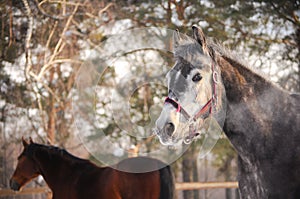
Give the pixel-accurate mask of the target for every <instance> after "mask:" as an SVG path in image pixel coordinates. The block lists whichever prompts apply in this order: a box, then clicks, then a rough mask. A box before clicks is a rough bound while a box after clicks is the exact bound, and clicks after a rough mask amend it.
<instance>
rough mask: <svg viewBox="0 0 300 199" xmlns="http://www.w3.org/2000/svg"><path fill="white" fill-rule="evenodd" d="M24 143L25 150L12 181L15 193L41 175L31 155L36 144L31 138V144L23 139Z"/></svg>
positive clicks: (11, 185) (20, 156)
mask: <svg viewBox="0 0 300 199" xmlns="http://www.w3.org/2000/svg"><path fill="white" fill-rule="evenodd" d="M22 143H23V147H24V149H23V151H22V153H21V154H20V155H19V157H18V164H17V168H16V170H15V172H14V173H13V176H12V177H11V179H10V187H11V189H13V190H15V191H18V190H20V189H21V188H22V187H23V186H24V185H25V184H26V183H27V182H29V181H30V180H31V179H33V178H35V177H37V176H38V175H39V174H40V173H39V169H38V167H37V166H36V163H35V161H34V158H33V156H32V154H31V153H32V147H33V145H34V142H33V141H32V139H31V138H30V140H29V142H27V141H26V140H25V139H24V138H22Z"/></svg>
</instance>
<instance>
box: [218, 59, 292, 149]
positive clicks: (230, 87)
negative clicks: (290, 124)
mask: <svg viewBox="0 0 300 199" xmlns="http://www.w3.org/2000/svg"><path fill="white" fill-rule="evenodd" d="M218 65H219V66H220V70H221V75H222V80H223V83H224V86H225V91H226V98H227V114H226V120H225V125H224V131H225V133H226V134H227V136H228V137H229V139H230V140H231V142H232V143H233V145H235V148H237V150H238V151H239V150H240V151H239V152H240V154H241V153H242V150H245V149H247V150H248V149H250V148H251V145H253V142H258V143H257V145H259V144H260V143H259V142H264V141H265V139H266V138H267V137H269V138H270V136H273V135H275V134H277V133H281V132H276V131H282V129H278V130H276V129H274V128H273V124H274V121H276V120H278V121H279V120H281V118H280V112H281V111H282V110H283V107H284V108H285V107H286V106H287V104H288V103H289V102H288V100H289V99H288V98H289V95H288V94H287V93H286V92H284V91H283V90H281V89H280V88H278V87H277V86H275V85H273V84H272V83H271V82H269V81H268V80H266V79H265V78H263V77H262V76H260V75H258V74H256V73H255V72H253V71H252V70H251V69H249V68H247V67H245V66H243V65H242V64H239V63H238V62H236V61H234V60H232V59H230V58H228V57H220V58H219V60H218ZM261 144H262V145H263V143H261ZM241 146H242V147H243V148H241ZM239 148H240V149H239ZM247 152H250V153H252V152H251V151H247Z"/></svg>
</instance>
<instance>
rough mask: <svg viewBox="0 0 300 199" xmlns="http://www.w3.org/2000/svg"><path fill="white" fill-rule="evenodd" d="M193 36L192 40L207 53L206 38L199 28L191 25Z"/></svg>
mask: <svg viewBox="0 0 300 199" xmlns="http://www.w3.org/2000/svg"><path fill="white" fill-rule="evenodd" d="M192 28H193V36H194V39H195V40H196V41H197V42H198V43H199V44H200V45H201V46H202V49H203V50H204V51H207V44H206V38H205V35H204V33H203V31H202V29H201V28H199V27H197V26H195V25H193V27H192Z"/></svg>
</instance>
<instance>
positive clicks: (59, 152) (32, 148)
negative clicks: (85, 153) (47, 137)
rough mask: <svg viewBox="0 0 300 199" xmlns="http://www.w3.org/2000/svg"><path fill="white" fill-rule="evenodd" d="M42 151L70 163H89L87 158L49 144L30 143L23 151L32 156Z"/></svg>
mask: <svg viewBox="0 0 300 199" xmlns="http://www.w3.org/2000/svg"><path fill="white" fill-rule="evenodd" d="M39 152H43V153H47V155H49V157H50V158H51V159H53V158H62V159H64V160H66V161H68V162H69V163H70V164H78V163H90V164H92V163H91V162H90V161H89V160H86V159H82V158H78V157H76V156H74V155H72V154H70V153H69V152H68V151H66V150H65V149H62V148H59V147H56V146H50V145H42V144H37V143H31V144H30V145H28V147H27V148H26V150H25V151H24V153H25V154H26V155H27V156H29V157H33V156H34V155H35V154H37V153H39Z"/></svg>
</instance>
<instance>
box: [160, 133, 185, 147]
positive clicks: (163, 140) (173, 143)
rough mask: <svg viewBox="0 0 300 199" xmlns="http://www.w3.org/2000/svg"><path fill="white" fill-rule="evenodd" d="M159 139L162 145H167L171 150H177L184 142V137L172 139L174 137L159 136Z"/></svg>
mask: <svg viewBox="0 0 300 199" xmlns="http://www.w3.org/2000/svg"><path fill="white" fill-rule="evenodd" d="M158 138H159V141H160V143H161V144H162V145H164V146H167V147H168V148H169V149H171V150H176V149H178V148H179V147H180V146H181V145H182V143H183V139H178V138H177V139H174V138H173V139H172V138H167V139H166V138H163V137H161V136H158Z"/></svg>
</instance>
